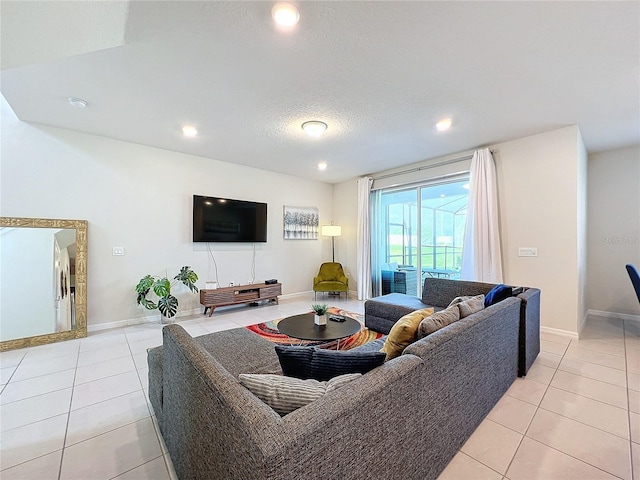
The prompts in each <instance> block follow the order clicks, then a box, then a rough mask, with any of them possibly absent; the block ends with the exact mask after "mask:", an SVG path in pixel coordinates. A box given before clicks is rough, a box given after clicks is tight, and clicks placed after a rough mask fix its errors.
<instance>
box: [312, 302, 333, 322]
mask: <svg viewBox="0 0 640 480" xmlns="http://www.w3.org/2000/svg"><path fill="white" fill-rule="evenodd" d="M311 308H312V309H313V312H314V316H313V323H315V324H316V325H326V324H327V310H329V307H328V306H327V305H326V304H324V303H323V304H320V303H313V304H311Z"/></svg>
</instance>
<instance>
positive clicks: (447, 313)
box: [418, 305, 460, 338]
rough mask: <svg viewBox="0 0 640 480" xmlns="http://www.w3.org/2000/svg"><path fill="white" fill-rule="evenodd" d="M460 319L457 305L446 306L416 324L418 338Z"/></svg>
mask: <svg viewBox="0 0 640 480" xmlns="http://www.w3.org/2000/svg"><path fill="white" fill-rule="evenodd" d="M458 320H460V309H459V308H458V305H454V306H452V307H449V308H446V309H444V310H441V311H439V312H435V313H434V314H433V315H430V316H428V317H426V318H425V319H424V320H422V321H421V322H420V325H419V326H418V338H424V337H426V336H427V335H431V334H432V333H433V332H436V331H438V330H440V329H441V328H443V327H446V326H447V325H450V324H452V323H453V322H457V321H458Z"/></svg>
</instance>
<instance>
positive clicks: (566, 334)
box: [540, 325, 578, 340]
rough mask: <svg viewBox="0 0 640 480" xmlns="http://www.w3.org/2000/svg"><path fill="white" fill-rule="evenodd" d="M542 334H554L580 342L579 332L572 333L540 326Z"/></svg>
mask: <svg viewBox="0 0 640 480" xmlns="http://www.w3.org/2000/svg"><path fill="white" fill-rule="evenodd" d="M540 332H545V333H553V334H554V335H561V336H563V337H568V338H571V339H573V340H578V333H577V332H571V331H569V330H562V329H560V328H551V327H545V326H543V325H540Z"/></svg>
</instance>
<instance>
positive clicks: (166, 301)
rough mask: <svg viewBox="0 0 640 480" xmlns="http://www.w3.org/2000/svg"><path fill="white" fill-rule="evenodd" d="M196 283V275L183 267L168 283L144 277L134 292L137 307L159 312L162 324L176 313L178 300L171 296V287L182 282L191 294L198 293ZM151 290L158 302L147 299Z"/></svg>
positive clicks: (166, 280)
mask: <svg viewBox="0 0 640 480" xmlns="http://www.w3.org/2000/svg"><path fill="white" fill-rule="evenodd" d="M197 281H198V275H197V274H196V272H194V271H193V270H191V267H189V266H185V267H182V268H181V269H180V273H178V275H176V276H175V277H173V280H172V281H169V279H168V278H167V277H156V276H153V275H146V276H145V277H144V278H142V279H141V280H140V282H138V285H136V292H137V293H138V301H137V303H138V305H142V306H143V307H144V308H146V309H147V310H154V309H156V308H157V309H158V310H160V313H161V314H162V317H163V323H164V319H165V318H171V317H173V316H175V314H176V312H177V311H178V299H177V298H176V297H174V296H173V295H171V287H173V286H174V285H176V284H177V283H178V282H182V283H183V284H184V285H186V286H187V287H188V288H189V290H191V291H192V292H193V293H198V287H196V282H197ZM151 290H153V293H155V294H156V295H157V296H158V302H157V303H154V302H153V301H151V300H149V299H148V298H147V294H148V293H149V292H150V291H151Z"/></svg>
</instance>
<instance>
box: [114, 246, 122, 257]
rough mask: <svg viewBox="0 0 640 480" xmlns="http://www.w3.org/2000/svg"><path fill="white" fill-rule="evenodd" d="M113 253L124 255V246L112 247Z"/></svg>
mask: <svg viewBox="0 0 640 480" xmlns="http://www.w3.org/2000/svg"><path fill="white" fill-rule="evenodd" d="M113 254H114V255H124V247H113Z"/></svg>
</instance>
